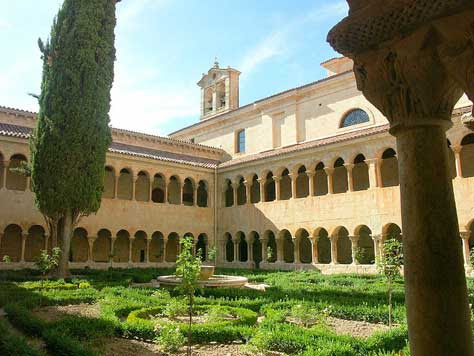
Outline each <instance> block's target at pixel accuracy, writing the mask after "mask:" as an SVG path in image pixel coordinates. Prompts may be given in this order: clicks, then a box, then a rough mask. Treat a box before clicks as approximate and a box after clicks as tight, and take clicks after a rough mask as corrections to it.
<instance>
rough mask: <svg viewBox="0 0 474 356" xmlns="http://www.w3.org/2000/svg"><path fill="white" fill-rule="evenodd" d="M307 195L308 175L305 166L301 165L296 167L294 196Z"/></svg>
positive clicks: (301, 196) (302, 196)
mask: <svg viewBox="0 0 474 356" xmlns="http://www.w3.org/2000/svg"><path fill="white" fill-rule="evenodd" d="M308 195H309V177H308V175H307V174H306V167H305V166H301V167H300V168H299V169H298V177H297V178H296V198H304V197H307V196H308Z"/></svg>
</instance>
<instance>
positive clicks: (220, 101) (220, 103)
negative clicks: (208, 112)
mask: <svg viewBox="0 0 474 356" xmlns="http://www.w3.org/2000/svg"><path fill="white" fill-rule="evenodd" d="M216 97H217V108H218V109H220V108H223V107H224V106H225V83H224V82H220V83H219V84H217V88H216Z"/></svg>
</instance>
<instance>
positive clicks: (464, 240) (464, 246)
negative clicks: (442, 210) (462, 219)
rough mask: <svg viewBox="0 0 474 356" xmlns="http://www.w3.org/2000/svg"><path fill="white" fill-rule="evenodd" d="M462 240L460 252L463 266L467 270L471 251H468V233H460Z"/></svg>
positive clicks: (469, 264)
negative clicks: (461, 252) (462, 256)
mask: <svg viewBox="0 0 474 356" xmlns="http://www.w3.org/2000/svg"><path fill="white" fill-rule="evenodd" d="M460 235H461V239H462V250H463V255H464V266H465V268H468V267H470V266H471V250H470V249H469V238H470V237H471V232H470V231H461V232H460Z"/></svg>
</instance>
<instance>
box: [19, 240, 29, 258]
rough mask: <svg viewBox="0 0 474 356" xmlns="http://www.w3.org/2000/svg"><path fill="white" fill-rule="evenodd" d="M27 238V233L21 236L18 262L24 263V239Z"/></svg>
mask: <svg viewBox="0 0 474 356" xmlns="http://www.w3.org/2000/svg"><path fill="white" fill-rule="evenodd" d="M27 238H28V234H27V233H23V234H21V258H20V262H25V248H26V239H27Z"/></svg>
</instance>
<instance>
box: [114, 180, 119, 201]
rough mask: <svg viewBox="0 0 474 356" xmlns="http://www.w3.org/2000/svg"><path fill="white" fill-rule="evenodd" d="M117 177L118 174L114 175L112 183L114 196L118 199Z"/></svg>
mask: <svg viewBox="0 0 474 356" xmlns="http://www.w3.org/2000/svg"><path fill="white" fill-rule="evenodd" d="M119 178H120V175H118V176H115V183H114V198H115V199H118V185H119Z"/></svg>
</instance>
